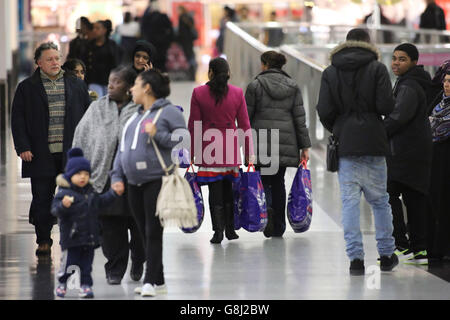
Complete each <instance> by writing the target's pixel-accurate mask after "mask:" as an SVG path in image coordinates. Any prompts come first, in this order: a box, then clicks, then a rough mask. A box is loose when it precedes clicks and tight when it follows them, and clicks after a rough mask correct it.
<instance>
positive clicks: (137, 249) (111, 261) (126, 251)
mask: <svg viewBox="0 0 450 320" xmlns="http://www.w3.org/2000/svg"><path fill="white" fill-rule="evenodd" d="M100 222H101V226H102V251H103V254H104V256H105V257H106V259H107V260H108V261H107V262H106V264H105V272H106V277H119V278H121V279H122V278H123V276H124V275H125V272H126V271H127V266H128V256H129V255H130V252H131V261H132V263H133V264H143V263H144V262H145V249H144V242H143V240H142V238H141V235H140V233H139V229H138V228H137V226H136V222H135V220H134V218H133V217H132V216H131V215H130V216H102V217H100ZM128 230H130V236H131V237H130V240H128Z"/></svg>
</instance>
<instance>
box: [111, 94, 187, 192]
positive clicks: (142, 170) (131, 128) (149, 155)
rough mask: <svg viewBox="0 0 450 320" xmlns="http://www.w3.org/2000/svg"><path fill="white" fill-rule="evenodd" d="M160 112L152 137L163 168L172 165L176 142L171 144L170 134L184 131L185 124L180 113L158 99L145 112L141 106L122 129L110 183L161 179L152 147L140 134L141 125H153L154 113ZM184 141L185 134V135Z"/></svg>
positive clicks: (141, 133)
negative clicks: (149, 123) (179, 130)
mask: <svg viewBox="0 0 450 320" xmlns="http://www.w3.org/2000/svg"><path fill="white" fill-rule="evenodd" d="M160 108H163V111H162V112H161V114H160V116H159V118H158V121H157V122H156V129H157V132H156V135H155V136H154V137H153V139H154V140H155V142H156V144H157V145H158V148H159V151H160V152H161V155H162V157H163V159H164V162H165V164H166V166H167V167H169V166H170V165H171V164H172V159H171V151H172V148H173V147H174V146H176V145H177V144H178V143H179V142H180V140H178V139H177V140H176V141H172V133H173V132H174V130H176V129H185V130H186V124H185V120H184V117H183V114H182V113H181V111H180V109H178V108H177V107H175V106H174V105H172V104H171V102H170V101H168V100H166V99H158V100H156V101H155V103H154V104H153V105H152V107H151V108H150V109H149V110H148V111H147V112H146V111H144V108H143V107H142V106H141V107H140V108H139V109H138V111H137V112H136V113H135V114H134V115H133V116H131V118H130V119H129V120H128V122H127V124H126V125H125V127H124V129H123V132H122V138H121V141H120V145H119V148H118V150H117V154H116V158H115V159H114V168H113V170H112V172H111V183H115V182H118V181H123V178H124V177H126V178H127V180H128V183H129V184H132V185H138V186H139V185H141V184H143V183H146V182H150V181H153V180H156V179H159V178H161V177H162V176H163V175H165V173H164V170H163V169H162V167H161V164H160V162H159V161H158V158H157V156H156V153H155V150H154V148H153V144H152V143H151V142H150V143H148V141H149V139H148V138H149V136H148V134H147V133H146V132H145V131H144V128H145V124H146V123H148V122H151V121H153V118H154V117H155V116H156V113H157V112H158V110H159V109H160ZM185 133H186V137H187V138H189V136H188V131H187V130H186V131H185Z"/></svg>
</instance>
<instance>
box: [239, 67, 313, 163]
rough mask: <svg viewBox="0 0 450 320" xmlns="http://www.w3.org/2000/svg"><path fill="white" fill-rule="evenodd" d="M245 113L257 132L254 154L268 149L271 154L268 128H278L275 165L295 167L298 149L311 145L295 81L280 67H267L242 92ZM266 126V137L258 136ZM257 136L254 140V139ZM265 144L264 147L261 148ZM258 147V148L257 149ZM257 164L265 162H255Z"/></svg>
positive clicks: (273, 154) (298, 89) (271, 154)
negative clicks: (245, 108) (277, 149)
mask: <svg viewBox="0 0 450 320" xmlns="http://www.w3.org/2000/svg"><path fill="white" fill-rule="evenodd" d="M245 100H246V102H247V110H248V116H249V119H250V124H251V126H252V129H255V130H256V132H257V133H258V135H257V137H254V139H253V140H254V141H255V142H257V146H255V149H254V150H255V154H256V155H257V160H259V159H260V158H261V157H260V152H261V151H263V152H262V153H263V154H264V153H265V152H264V150H268V151H267V154H268V155H270V156H271V157H274V156H276V154H275V153H276V149H274V150H272V149H271V147H270V146H271V134H270V130H271V129H279V161H280V163H279V165H280V166H281V167H297V166H298V165H299V163H300V149H305V148H309V147H311V141H310V139H309V134H308V128H307V127H306V118H305V115H306V114H305V109H304V108H303V100H302V94H301V92H300V88H299V87H298V85H297V83H296V82H295V81H294V80H292V79H291V78H290V77H289V75H288V74H286V73H285V72H284V71H282V70H280V69H269V70H267V71H263V72H261V73H260V74H259V75H258V76H256V78H255V80H253V81H252V82H251V83H250V84H249V85H248V87H247V90H246V92H245ZM261 129H267V130H268V132H267V139H260V138H261V137H262V136H260V130H261ZM255 138H258V139H255ZM265 147H267V149H264V148H265ZM259 149H261V151H260V150H259ZM257 165H263V166H266V165H267V166H268V165H269V164H266V163H264V164H263V163H261V162H260V161H258V162H257Z"/></svg>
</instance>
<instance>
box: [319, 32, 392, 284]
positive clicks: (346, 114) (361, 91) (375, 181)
mask: <svg viewBox="0 0 450 320" xmlns="http://www.w3.org/2000/svg"><path fill="white" fill-rule="evenodd" d="M330 57H331V65H330V66H329V67H327V68H326V69H325V71H324V72H323V74H322V82H321V86H320V95H319V102H318V104H317V112H318V114H319V117H320V121H321V122H322V124H323V125H324V127H325V128H326V129H327V130H328V131H329V132H331V133H332V134H333V135H334V136H335V137H336V138H337V140H338V141H339V146H338V157H339V169H338V178H339V188H340V191H341V201H342V224H343V227H344V238H345V242H346V250H347V256H348V257H349V259H350V261H351V262H350V270H349V271H350V274H351V275H363V274H364V272H365V268H364V248H363V241H362V233H361V229H360V224H359V221H360V207H359V206H360V200H361V193H362V192H364V196H365V198H366V200H367V202H368V203H369V204H370V206H371V207H372V211H373V215H374V221H375V237H376V240H377V249H378V254H379V255H380V260H381V261H380V269H381V270H382V271H390V270H392V269H393V268H394V267H395V266H396V265H397V264H398V258H397V256H396V255H395V254H394V250H395V242H394V238H393V236H392V231H393V226H392V213H391V207H390V205H389V195H388V193H387V191H386V187H387V186H386V183H387V167H386V156H387V155H388V154H389V144H388V140H387V134H386V129H385V128H384V125H383V121H382V116H387V115H389V114H390V113H391V112H392V110H393V107H394V99H393V95H392V86H391V82H390V78H389V73H388V71H387V69H386V67H385V66H384V65H383V64H382V63H381V62H379V61H378V59H379V58H380V53H379V51H378V49H377V48H376V47H375V46H374V45H373V44H371V43H370V36H369V34H368V32H367V31H366V30H364V29H358V28H357V29H352V30H350V31H349V32H348V34H347V37H346V41H345V42H344V43H342V44H340V45H338V46H337V47H335V48H334V49H333V50H332V51H331V53H330Z"/></svg>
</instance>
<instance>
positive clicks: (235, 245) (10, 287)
mask: <svg viewBox="0 0 450 320" xmlns="http://www.w3.org/2000/svg"><path fill="white" fill-rule="evenodd" d="M193 86H194V84H192V83H174V84H173V87H172V92H173V94H172V96H171V99H172V100H173V102H174V103H175V104H179V105H182V106H183V108H184V109H185V116H186V118H187V117H188V115H189V110H188V109H189V100H186V92H189V93H190V92H191V90H192V88H193ZM9 150H10V152H9V154H8V155H7V157H8V161H7V164H6V166H3V167H1V171H0V299H2V300H3V299H45V300H51V299H55V296H54V289H55V281H56V280H55V279H56V273H57V271H58V269H59V265H60V261H59V260H60V255H61V251H60V249H59V246H58V245H57V243H58V240H59V233H58V230H57V227H55V228H54V229H53V234H52V237H53V240H54V242H55V245H54V246H53V248H52V255H51V257H50V258H47V259H38V258H37V257H36V256H35V254H34V251H35V249H36V245H35V239H36V237H35V235H34V230H33V228H32V226H31V225H29V224H28V218H27V214H28V208H29V203H30V200H31V195H30V185H29V181H28V180H27V179H21V178H20V174H19V173H20V163H19V162H18V161H17V158H16V156H15V154H14V152H13V150H12V147H11V145H10V141H9ZM311 154H312V157H311V161H310V169H311V175H312V182H313V197H314V201H315V202H314V213H313V222H312V225H311V229H310V230H309V231H307V232H305V233H303V234H295V233H294V232H293V231H292V229H290V228H288V231H287V232H286V233H285V235H284V237H283V238H274V239H266V238H265V237H264V236H263V234H262V233H248V232H247V231H245V230H242V229H241V230H239V231H238V232H237V233H238V234H239V236H240V238H239V239H238V240H234V241H228V240H226V239H225V240H224V241H223V242H222V244H221V245H211V244H210V243H209V239H210V237H211V236H212V232H211V220H210V217H209V213H207V215H206V217H205V220H204V222H203V225H202V227H201V228H200V230H199V231H197V232H196V233H194V234H184V233H182V232H181V231H180V230H178V229H174V228H168V229H166V230H165V234H164V268H165V270H164V272H165V277H166V284H167V287H168V293H167V294H165V295H160V296H157V297H155V298H151V299H155V300H209V299H217V300H230V299H238V300H248V299H255V300H265V299H272V300H299V299H356V300H360V299H389V300H398V299H436V300H438V299H447V300H448V299H450V283H449V281H450V271H449V270H450V266H448V265H437V266H435V265H432V266H421V267H417V266H408V265H404V264H400V265H399V267H398V268H396V269H395V271H394V272H392V273H380V272H379V268H378V266H377V261H376V259H377V257H378V255H377V252H376V245H375V239H374V238H375V235H374V232H373V218H372V216H371V213H370V210H369V208H368V206H367V204H366V203H365V202H362V204H361V208H362V216H361V227H362V230H363V231H364V244H365V247H364V249H365V252H366V257H365V260H366V271H367V272H366V276H363V277H350V276H349V274H348V267H349V263H348V260H347V258H346V256H345V244H344V239H343V233H342V229H341V227H340V204H339V191H338V188H337V180H336V175H335V174H331V173H328V172H326V171H325V168H324V163H323V150H320V149H314V150H313V151H312V153H311ZM294 174H295V169H289V170H288V171H287V177H286V184H287V188H288V189H289V188H290V185H291V183H292V180H293V177H294ZM203 194H204V198H205V200H206V201H205V202H206V203H205V205H206V208H207V207H208V201H207V199H208V194H207V188H206V187H204V188H203ZM105 262H106V261H105V258H104V256H103V254H102V251H101V249H98V250H96V255H95V259H94V268H93V278H94V286H93V289H94V293H95V299H105V300H110V299H124V300H129V299H137V300H141V299H143V298H141V297H140V296H139V295H135V294H134V292H133V290H134V288H135V287H137V286H139V283H138V282H134V281H132V280H131V279H130V277H129V274H128V273H127V274H126V276H125V278H124V279H123V280H122V283H121V284H120V285H116V286H111V285H108V284H107V283H106V279H105V273H104V267H103V266H104V264H105ZM57 299H59V298H57ZM65 299H68V300H70V299H78V296H77V291H75V290H69V291H68V294H67V296H66V298H65ZM146 299H148V298H146Z"/></svg>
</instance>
